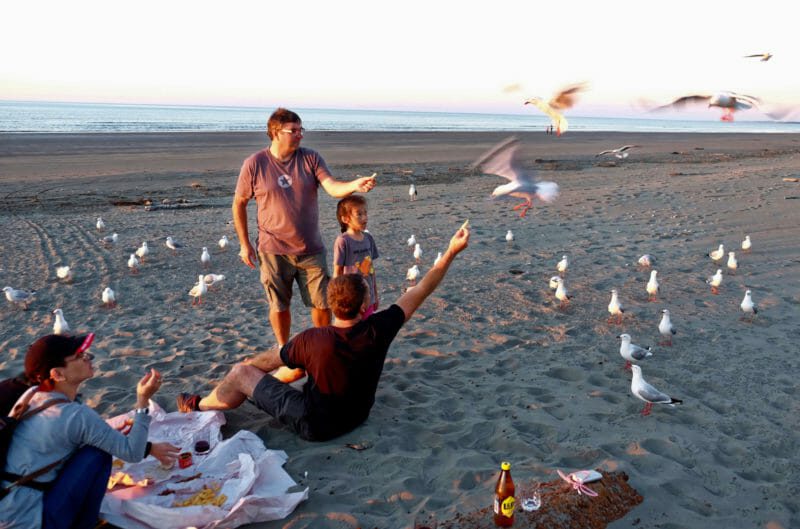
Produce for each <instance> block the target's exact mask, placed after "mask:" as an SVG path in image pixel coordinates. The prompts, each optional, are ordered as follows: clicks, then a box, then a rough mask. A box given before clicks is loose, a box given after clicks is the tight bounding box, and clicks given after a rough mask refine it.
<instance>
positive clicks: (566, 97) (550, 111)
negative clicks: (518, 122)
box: [524, 83, 586, 136]
mask: <svg viewBox="0 0 800 529" xmlns="http://www.w3.org/2000/svg"><path fill="white" fill-rule="evenodd" d="M584 90H586V84H585V83H580V84H576V85H572V86H568V87H566V88H563V89H561V90H560V91H559V92H557V93H556V94H555V95H554V96H553V98H552V99H550V101H545V100H544V99H542V98H540V97H532V98H530V99H528V100H527V101H525V103H524V104H526V105H534V106H535V107H536V108H538V109H539V110H541V111H542V112H544V113H545V114H547V115H548V116H549V117H550V120H551V121H552V122H553V127H555V129H556V135H557V136H561V135H562V134H563V133H565V132H567V129H568V128H569V123H568V122H567V118H565V117H564V115H563V114H562V113H561V111H563V110H567V109H568V108H572V106H573V105H575V102H576V101H577V100H578V94H579V93H580V92H583V91H584Z"/></svg>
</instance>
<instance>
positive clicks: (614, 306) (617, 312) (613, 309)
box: [608, 288, 625, 325]
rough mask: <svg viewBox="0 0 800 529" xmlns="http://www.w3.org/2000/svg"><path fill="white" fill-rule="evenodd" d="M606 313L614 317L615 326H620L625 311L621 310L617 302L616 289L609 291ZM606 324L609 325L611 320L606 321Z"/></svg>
mask: <svg viewBox="0 0 800 529" xmlns="http://www.w3.org/2000/svg"><path fill="white" fill-rule="evenodd" d="M608 313H609V314H611V316H612V317H613V316H616V318H617V321H616V323H617V324H619V325H621V324H622V315H623V314H624V313H625V310H624V309H623V308H622V304H621V303H620V302H619V297H618V296H617V289H616V288H612V289H611V301H609V303H608ZM608 323H611V318H609V319H608Z"/></svg>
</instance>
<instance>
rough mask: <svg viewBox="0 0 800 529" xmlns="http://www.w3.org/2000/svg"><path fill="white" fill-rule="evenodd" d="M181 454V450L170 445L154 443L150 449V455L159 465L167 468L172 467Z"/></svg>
mask: <svg viewBox="0 0 800 529" xmlns="http://www.w3.org/2000/svg"><path fill="white" fill-rule="evenodd" d="M180 453H181V449H180V448H178V447H177V446H173V445H171V444H169V443H153V444H152V446H151V447H150V455H151V456H153V457H155V458H156V459H158V461H159V463H161V464H162V465H164V466H165V467H172V465H174V464H175V461H176V460H177V459H178V454H180Z"/></svg>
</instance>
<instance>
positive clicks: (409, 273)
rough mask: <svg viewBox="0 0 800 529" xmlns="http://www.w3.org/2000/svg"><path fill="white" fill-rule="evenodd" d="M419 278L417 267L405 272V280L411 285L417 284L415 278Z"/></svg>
mask: <svg viewBox="0 0 800 529" xmlns="http://www.w3.org/2000/svg"><path fill="white" fill-rule="evenodd" d="M418 277H419V267H418V266H417V265H414V266H412V267H411V268H409V269H408V271H407V272H406V279H408V280H409V281H411V284H412V285H416V284H417V278H418Z"/></svg>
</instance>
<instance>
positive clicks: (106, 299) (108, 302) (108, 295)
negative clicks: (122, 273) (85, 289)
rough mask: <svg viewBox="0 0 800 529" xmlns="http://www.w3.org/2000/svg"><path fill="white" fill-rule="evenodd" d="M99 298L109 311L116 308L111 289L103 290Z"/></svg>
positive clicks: (115, 299) (114, 297)
mask: <svg viewBox="0 0 800 529" xmlns="http://www.w3.org/2000/svg"><path fill="white" fill-rule="evenodd" d="M100 298H101V299H102V300H103V305H105V306H106V307H107V308H109V309H110V308H113V307H116V306H117V296H116V294H114V291H113V290H111V287H106V288H104V289H103V293H102V294H101V295H100Z"/></svg>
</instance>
